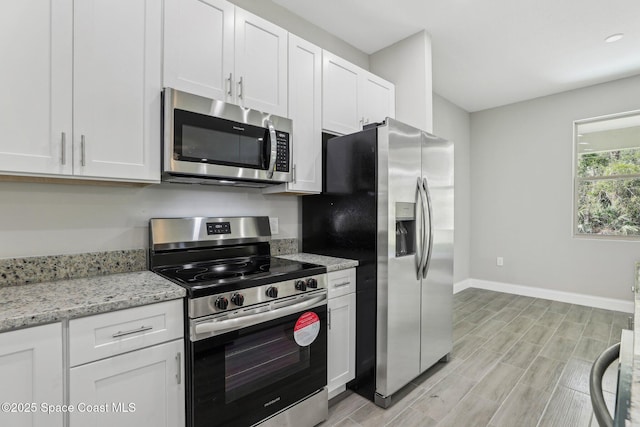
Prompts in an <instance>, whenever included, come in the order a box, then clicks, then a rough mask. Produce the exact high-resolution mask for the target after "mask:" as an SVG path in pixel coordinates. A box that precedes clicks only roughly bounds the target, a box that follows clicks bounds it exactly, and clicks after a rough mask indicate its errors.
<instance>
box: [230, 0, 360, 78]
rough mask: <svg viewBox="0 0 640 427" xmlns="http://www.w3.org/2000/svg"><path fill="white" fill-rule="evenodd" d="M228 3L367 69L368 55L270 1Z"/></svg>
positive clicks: (237, 0) (240, 0)
mask: <svg viewBox="0 0 640 427" xmlns="http://www.w3.org/2000/svg"><path fill="white" fill-rule="evenodd" d="M230 2H231V3H234V4H236V5H237V6H239V7H241V8H242V9H245V10H248V11H249V12H251V13H253V14H255V15H258V16H260V17H262V18H264V19H266V20H267V21H270V22H273V23H274V24H276V25H279V26H280V27H282V28H284V29H285V30H287V31H289V32H291V33H293V34H295V35H297V36H299V37H302V38H303V39H305V40H307V41H309V42H311V43H313V44H315V45H317V46H319V47H321V48H323V49H326V50H328V51H329V52H332V53H334V54H336V55H338V56H339V57H341V58H344V59H346V60H347V61H349V62H352V63H354V64H356V65H358V66H359V67H362V68H364V69H365V70H368V69H369V55H367V54H366V53H364V52H362V51H360V50H358V49H356V48H355V47H353V46H351V45H350V44H348V43H347V42H345V41H344V40H342V39H340V38H338V37H336V36H334V35H333V34H331V33H328V32H326V31H325V30H323V29H321V28H320V27H318V26H316V25H314V24H312V23H311V22H309V21H307V20H304V19H302V18H301V17H299V16H298V15H295V14H293V13H291V12H290V11H288V10H287V9H285V8H284V7H282V6H280V5H278V4H275V3H274V2H272V1H271V0H259V1H256V0H230Z"/></svg>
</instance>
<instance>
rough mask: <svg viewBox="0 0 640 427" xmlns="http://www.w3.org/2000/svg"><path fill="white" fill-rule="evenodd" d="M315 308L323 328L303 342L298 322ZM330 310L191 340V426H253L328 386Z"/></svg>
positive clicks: (284, 318)
mask: <svg viewBox="0 0 640 427" xmlns="http://www.w3.org/2000/svg"><path fill="white" fill-rule="evenodd" d="M309 311H312V312H314V313H316V314H317V316H318V318H319V322H320V331H319V333H318V336H317V337H316V338H315V340H313V342H311V344H309V345H307V346H300V345H298V343H297V342H296V340H295V338H294V331H293V330H294V325H295V324H296V321H297V320H298V319H299V318H300V316H302V315H303V314H304V313H305V312H309ZM326 311H327V309H326V306H321V307H316V308H313V309H311V310H307V311H305V312H301V313H296V314H293V315H290V316H286V317H283V318H280V319H277V320H272V321H269V322H265V323H262V324H260V325H255V326H251V327H248V328H244V329H241V330H239V331H234V332H229V333H227V334H224V335H221V336H219V337H213V338H209V339H205V340H201V341H197V342H194V343H191V351H192V355H191V358H192V367H193V371H192V373H191V376H190V380H191V382H192V385H191V387H190V389H191V393H192V399H191V405H192V406H191V409H190V415H191V416H192V423H191V425H193V426H196V427H200V426H215V425H251V424H253V423H255V422H258V421H260V420H262V419H264V418H266V417H268V416H270V415H273V414H274V413H276V412H278V411H280V410H281V409H284V408H286V407H287V406H289V405H291V404H293V403H295V402H297V401H298V400H300V399H302V398H304V397H306V396H308V395H309V394H311V393H314V392H315V391H317V390H319V389H321V388H322V387H324V386H325V385H326V384H327V368H326V366H327V356H326V351H327V331H326ZM214 420H215V422H213V421H214Z"/></svg>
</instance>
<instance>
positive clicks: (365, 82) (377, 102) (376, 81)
mask: <svg viewBox="0 0 640 427" xmlns="http://www.w3.org/2000/svg"><path fill="white" fill-rule="evenodd" d="M360 83H361V85H362V96H360V102H361V103H360V108H359V110H358V111H359V112H360V115H361V120H362V122H363V125H366V124H369V123H375V122H381V121H383V120H384V119H385V118H387V117H395V116H396V88H395V86H394V84H393V83H390V82H388V81H386V80H384V79H382V78H380V77H378V76H376V75H374V74H371V73H369V72H364V73H363V74H362V75H361V78H360Z"/></svg>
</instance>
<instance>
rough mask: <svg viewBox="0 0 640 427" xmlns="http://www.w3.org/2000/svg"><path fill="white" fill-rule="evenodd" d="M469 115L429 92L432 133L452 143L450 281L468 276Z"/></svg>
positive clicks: (469, 200)
mask: <svg viewBox="0 0 640 427" xmlns="http://www.w3.org/2000/svg"><path fill="white" fill-rule="evenodd" d="M470 131H471V117H470V115H469V113H468V112H467V111H465V110H463V109H462V108H460V107H458V106H457V105H455V104H453V103H451V102H449V101H448V100H447V99H445V98H443V97H441V96H440V95H438V94H436V93H434V94H433V133H434V134H435V135H438V136H439V137H442V138H445V139H447V140H449V141H453V145H454V187H455V188H454V191H455V195H454V206H455V214H454V227H455V231H454V236H455V237H454V246H453V261H454V262H453V282H454V283H458V282H461V281H463V280H466V279H469V278H470V277H471V275H470V257H471V240H470V239H471V230H470V227H471V178H470V174H471V169H470V151H471V136H470Z"/></svg>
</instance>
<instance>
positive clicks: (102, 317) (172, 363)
mask: <svg viewBox="0 0 640 427" xmlns="http://www.w3.org/2000/svg"><path fill="white" fill-rule="evenodd" d="M182 313H183V312H182V301H181V300H173V301H166V302H161V303H157V304H150V305H145V306H140V307H135V308H129V309H126V310H120V311H114V312H110V313H103V314H98V315H95V316H88V317H83V318H80V319H73V320H71V321H70V322H69V362H70V366H71V369H70V374H69V403H70V404H71V405H72V406H73V407H74V409H75V410H74V412H72V413H70V414H69V421H70V426H71V427H85V426H98V427H100V426H104V427H111V426H118V427H129V426H131V427H134V426H135V427H152V426H153V427H181V426H184V425H185V388H184V339H183V334H184V331H183V319H182Z"/></svg>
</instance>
